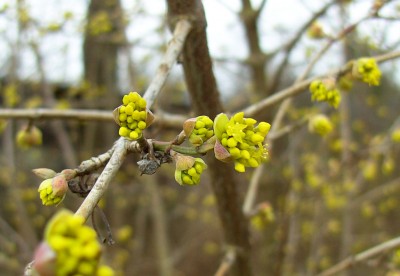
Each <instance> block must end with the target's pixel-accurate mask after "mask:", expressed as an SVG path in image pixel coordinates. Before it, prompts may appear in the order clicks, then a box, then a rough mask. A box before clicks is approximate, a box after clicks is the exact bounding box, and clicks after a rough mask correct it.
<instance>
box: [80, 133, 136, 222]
mask: <svg viewBox="0 0 400 276" xmlns="http://www.w3.org/2000/svg"><path fill="white" fill-rule="evenodd" d="M129 144H130V141H128V140H126V139H124V138H120V139H118V140H117V142H116V144H115V148H114V152H113V154H112V156H111V158H110V161H109V162H108V163H107V165H106V166H105V168H104V170H103V171H102V173H101V174H100V176H99V178H98V179H97V181H96V183H95V184H94V186H93V188H92V190H91V191H90V193H89V194H88V195H87V197H86V198H85V200H84V201H83V202H82V204H81V206H80V207H79V209H78V210H77V211H76V212H75V215H79V216H83V217H84V218H85V219H87V218H88V217H89V216H90V215H91V214H92V212H93V210H94V208H95V207H96V205H97V203H98V202H99V200H100V199H101V197H102V196H103V194H104V193H105V191H106V190H107V188H108V185H109V184H110V182H111V180H112V179H113V178H114V176H115V175H116V173H117V172H118V169H119V167H120V166H121V165H122V163H123V161H124V160H125V156H126V154H127V151H128V146H129Z"/></svg>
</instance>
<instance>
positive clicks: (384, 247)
mask: <svg viewBox="0 0 400 276" xmlns="http://www.w3.org/2000/svg"><path fill="white" fill-rule="evenodd" d="M399 246H400V237H397V238H394V239H391V240H388V241H386V242H384V243H381V244H378V245H376V246H374V247H371V248H370V249H367V250H365V251H363V252H361V253H358V254H356V255H354V256H350V257H347V258H346V259H344V260H343V261H341V262H340V263H338V264H336V265H334V266H332V267H331V268H329V269H327V270H325V271H323V272H321V273H319V274H318V275H317V276H329V275H337V273H338V272H340V271H343V270H345V269H347V268H349V267H351V266H353V265H355V264H357V263H360V262H362V261H365V260H367V259H369V258H372V257H374V256H376V255H378V254H380V253H383V252H385V251H389V250H392V249H394V248H396V247H399Z"/></svg>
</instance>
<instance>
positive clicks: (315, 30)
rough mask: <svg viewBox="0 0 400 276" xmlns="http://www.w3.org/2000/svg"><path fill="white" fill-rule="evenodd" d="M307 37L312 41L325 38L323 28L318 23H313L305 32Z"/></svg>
mask: <svg viewBox="0 0 400 276" xmlns="http://www.w3.org/2000/svg"><path fill="white" fill-rule="evenodd" d="M307 35H308V36H309V37H310V38H313V39H321V38H324V37H326V35H325V32H324V28H323V27H322V25H321V24H320V23H319V22H318V21H314V22H313V23H312V24H311V26H310V27H309V28H308V30H307Z"/></svg>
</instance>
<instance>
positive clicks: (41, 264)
mask: <svg viewBox="0 0 400 276" xmlns="http://www.w3.org/2000/svg"><path fill="white" fill-rule="evenodd" d="M33 261H34V263H33V269H34V270H35V272H37V273H38V274H39V275H41V276H51V275H56V254H55V252H54V250H52V249H51V247H50V246H49V245H48V244H47V243H46V242H41V243H40V244H39V246H38V247H37V248H36V250H35V253H34V257H33Z"/></svg>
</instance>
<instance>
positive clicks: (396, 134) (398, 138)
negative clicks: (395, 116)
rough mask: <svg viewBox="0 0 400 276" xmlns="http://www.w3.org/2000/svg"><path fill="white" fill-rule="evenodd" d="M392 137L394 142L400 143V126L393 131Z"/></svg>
mask: <svg viewBox="0 0 400 276" xmlns="http://www.w3.org/2000/svg"><path fill="white" fill-rule="evenodd" d="M391 139H392V141H393V142H394V143H396V144H399V143H400V128H396V129H394V130H393V131H392V135H391Z"/></svg>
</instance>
